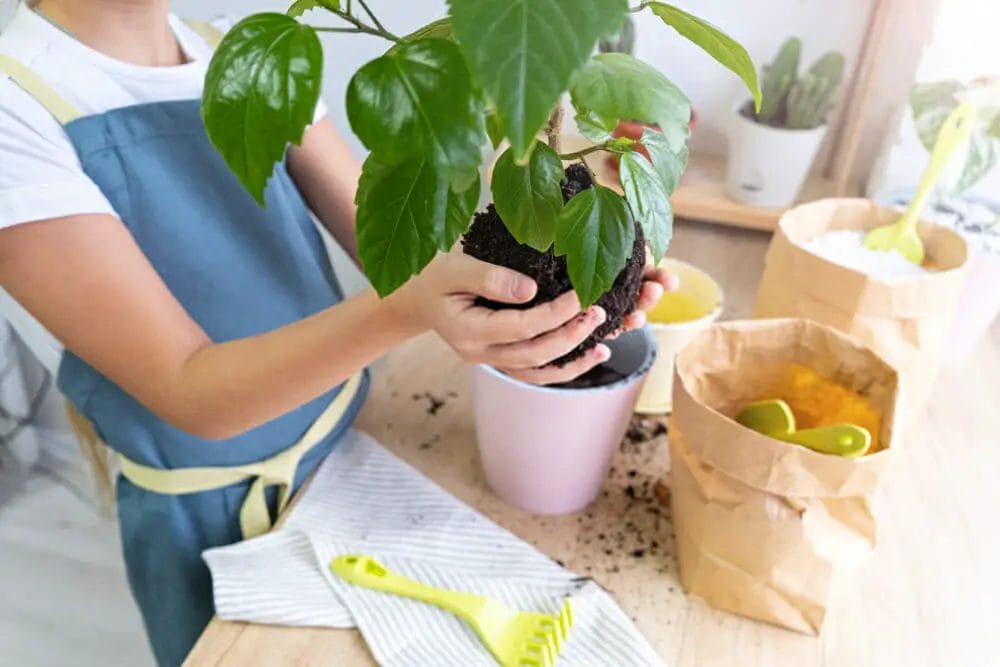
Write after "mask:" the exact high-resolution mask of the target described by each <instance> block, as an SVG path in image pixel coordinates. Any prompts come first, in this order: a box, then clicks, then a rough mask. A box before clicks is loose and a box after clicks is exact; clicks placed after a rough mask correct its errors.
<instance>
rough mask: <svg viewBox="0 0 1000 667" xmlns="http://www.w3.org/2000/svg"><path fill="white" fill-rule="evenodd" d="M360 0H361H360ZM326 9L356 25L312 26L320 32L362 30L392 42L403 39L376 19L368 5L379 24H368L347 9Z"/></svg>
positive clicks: (366, 8) (369, 13)
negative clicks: (341, 26)
mask: <svg viewBox="0 0 1000 667" xmlns="http://www.w3.org/2000/svg"><path fill="white" fill-rule="evenodd" d="M358 1H359V2H360V1H361V0H358ZM361 4H362V6H365V3H364V2H361ZM326 9H327V11H329V12H330V13H332V14H335V15H337V16H339V17H340V18H342V19H344V20H345V21H347V22H348V23H350V24H351V25H352V26H354V27H353V28H326V27H321V26H310V27H311V28H312V29H313V30H318V31H320V32H360V33H364V34H366V35H377V36H378V37H382V38H384V39H387V40H389V41H390V42H399V41H402V40H401V39H400V38H399V37H398V36H396V35H394V34H392V33H391V32H389V31H388V30H386V29H385V28H384V27H383V26H382V24H381V23H379V22H378V19H376V18H375V17H374V16H373V15H372V13H371V12H370V11H368V7H367V6H365V11H367V12H368V16H371V17H372V20H373V21H375V23H376V24H378V25H377V26H370V25H368V24H366V23H362V22H361V21H360V20H359V19H357V18H356V17H355V16H353V15H351V14H350V13H348V12H346V11H341V10H339V9H331V8H329V7H327V8H326Z"/></svg>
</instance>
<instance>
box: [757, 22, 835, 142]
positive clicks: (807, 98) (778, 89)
mask: <svg viewBox="0 0 1000 667" xmlns="http://www.w3.org/2000/svg"><path fill="white" fill-rule="evenodd" d="M801 52H802V42H801V40H799V38H798V37H790V38H788V39H787V40H785V43H784V44H782V45H781V49H780V50H779V51H778V55H777V56H776V57H775V59H774V61H773V62H772V63H771V64H769V65H765V66H764V67H763V68H762V69H761V74H762V78H761V92H762V93H763V95H764V100H763V103H762V104H761V109H760V112H759V113H757V114H756V115H753V114H750V115H751V116H752V117H753V119H754V120H756V121H757V122H758V123H763V124H764V125H770V126H772V127H779V128H786V129H789V130H811V129H813V128H816V127H819V126H820V125H822V124H823V123H825V122H826V116H827V114H828V113H829V112H830V109H831V108H832V107H833V104H834V100H835V98H836V95H837V91H838V90H839V89H840V82H841V79H842V77H843V74H844V56H843V55H841V54H840V53H838V52H836V51H830V52H829V53H826V54H824V55H823V57H821V58H820V59H819V60H817V61H816V62H815V63H813V65H812V66H811V67H810V68H809V70H808V71H807V72H806V73H805V74H804V75H803V76H802V77H801V78H799V74H798V69H799V57H800V55H801Z"/></svg>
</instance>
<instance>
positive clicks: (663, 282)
mask: <svg viewBox="0 0 1000 667" xmlns="http://www.w3.org/2000/svg"><path fill="white" fill-rule="evenodd" d="M642 278H643V280H645V281H647V282H653V283H657V284H659V285H660V286H661V287H663V289H664V290H665V291H667V292H673V291H674V290H675V289H677V288H678V287H680V284H681V281H680V278H678V277H677V276H675V275H674V274H672V273H670V271H668V270H667V269H664V268H657V267H655V266H652V265H647V266H646V270H645V272H643V274H642Z"/></svg>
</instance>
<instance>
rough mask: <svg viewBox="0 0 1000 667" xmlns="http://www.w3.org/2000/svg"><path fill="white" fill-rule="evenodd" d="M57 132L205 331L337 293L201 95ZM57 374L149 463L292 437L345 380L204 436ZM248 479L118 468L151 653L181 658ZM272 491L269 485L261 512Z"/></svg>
mask: <svg viewBox="0 0 1000 667" xmlns="http://www.w3.org/2000/svg"><path fill="white" fill-rule="evenodd" d="M16 78H17V77H15V80H16ZM19 83H20V82H19ZM29 92H31V91H29ZM65 130H66V133H67V134H68V135H69V138H70V140H71V141H72V143H73V145H74V147H75V148H76V151H77V154H78V155H79V158H80V161H81V163H82V165H83V169H84V171H85V172H86V174H87V175H88V176H89V177H90V178H91V179H92V180H93V181H94V182H95V183H96V184H97V185H98V187H99V188H100V189H101V191H102V192H103V193H104V195H105V196H106V197H107V199H108V200H109V201H110V202H111V205H112V206H113V207H114V210H115V211H116V212H117V213H118V215H119V216H120V217H121V219H122V221H123V222H124V223H125V225H126V226H127V227H128V229H129V231H130V232H131V234H132V236H133V237H134V238H135V240H136V241H137V242H138V244H139V246H140V248H141V249H142V251H143V253H144V254H145V255H146V257H147V258H148V259H149V261H150V262H151V263H152V265H153V266H154V267H155V269H156V270H157V272H158V273H159V275H160V276H161V277H162V279H163V280H164V282H165V283H166V285H167V287H168V288H169V289H170V291H171V292H172V293H173V295H174V296H175V297H176V298H177V299H178V300H179V301H180V303H181V304H182V305H183V306H184V308H185V309H186V310H187V312H188V313H189V314H190V315H191V317H193V318H194V319H195V320H196V321H197V322H198V324H200V325H201V326H202V327H203V328H204V330H205V331H206V332H207V334H208V335H209V337H210V338H211V339H212V340H213V341H214V342H224V341H229V340H233V339H237V338H244V337H247V336H253V335H256V334H261V333H264V332H267V331H271V330H273V329H276V328H278V327H281V326H284V325H287V324H290V323H292V322H295V321H297V320H300V319H302V318H304V317H308V316H310V315H312V314H314V313H316V312H318V311H321V310H323V309H325V308H329V307H330V306H332V305H334V304H336V303H337V302H338V301H340V300H341V298H342V295H341V291H340V288H339V286H338V285H337V282H336V280H335V278H334V276H333V273H332V271H331V267H330V264H329V259H328V256H327V254H326V250H325V247H324V245H323V242H322V239H321V237H320V235H319V233H318V231H317V230H316V228H315V226H314V225H313V223H312V220H311V219H310V217H309V214H308V212H307V208H306V206H305V204H304V202H303V200H302V197H301V195H300V194H299V192H298V189H297V188H296V187H295V184H294V183H293V182H292V180H291V178H290V177H289V175H288V173H287V171H286V169H285V166H284V165H283V164H281V165H279V166H278V168H277V170H276V172H275V175H274V177H273V178H272V180H271V182H270V183H269V185H268V187H267V190H266V195H265V197H266V207H264V208H261V207H260V206H258V205H257V203H256V202H255V201H254V200H253V198H252V197H251V196H250V195H249V194H248V193H247V191H246V190H245V189H244V188H243V186H242V185H241V184H240V183H239V181H238V180H237V179H236V177H235V176H234V175H233V174H232V172H231V171H230V170H229V168H228V167H227V166H226V164H225V162H224V161H223V159H222V157H221V156H220V155H219V153H218V152H217V151H216V150H215V148H214V147H213V146H212V145H211V143H210V142H209V139H208V137H207V135H206V132H205V128H204V125H203V123H202V119H201V116H200V101H199V100H186V101H179V102H163V103H153V104H140V105H136V106H130V107H125V108H121V109H115V110H112V111H108V112H106V113H101V114H97V115H92V116H85V117H81V118H77V119H74V120H71V121H70V122H68V123H67V124H66V125H65ZM58 384H59V387H60V388H61V389H62V391H63V392H64V393H65V395H66V396H67V397H68V398H69V400H70V401H72V403H73V404H74V405H75V406H76V408H77V409H78V410H79V411H80V412H81V413H82V414H83V415H84V416H85V417H87V418H88V419H89V420H90V421H91V422H92V424H93V425H94V427H95V429H96V431H97V433H98V434H99V435H100V437H101V438H102V439H103V440H104V441H105V442H106V443H108V444H109V445H110V446H111V447H112V448H113V449H114V450H115V451H117V452H119V453H120V454H122V455H124V456H125V457H127V458H128V459H130V460H131V461H134V462H136V463H139V464H142V465H145V466H150V467H154V468H163V469H177V468H186V467H196V466H232V465H239V464H246V463H250V462H255V461H261V460H264V459H267V458H268V457H271V456H273V455H275V454H276V453H278V452H281V451H282V450H284V449H285V448H287V447H289V446H290V445H291V444H292V443H294V442H296V440H298V439H299V438H300V437H301V436H302V435H303V433H304V432H305V431H306V430H307V429H308V428H309V426H310V425H311V424H312V423H313V422H314V421H315V420H316V418H317V417H318V416H319V415H320V413H322V412H323V410H324V408H325V407H326V406H327V405H328V404H330V402H331V401H332V399H333V398H334V397H335V396H336V395H337V393H338V392H339V391H340V390H341V388H342V386H343V385H341V386H340V387H336V388H334V389H332V390H331V391H330V392H329V393H327V394H326V395H324V396H321V397H319V398H317V399H316V400H314V401H311V402H309V403H307V404H305V405H303V406H301V407H299V408H297V409H295V410H293V411H291V412H289V413H287V414H285V415H283V416H281V417H279V418H277V419H275V420H273V421H271V422H269V423H267V424H264V425H262V426H260V427H258V428H255V429H253V430H251V431H248V432H246V433H244V434H242V435H239V436H237V437H234V438H230V439H227V440H222V441H209V440H204V439H201V438H197V437H194V436H192V435H190V434H187V433H185V432H183V431H180V430H178V429H177V428H174V427H173V426H171V425H169V424H168V423H166V422H164V421H163V420H162V419H160V418H158V417H157V416H156V415H154V414H152V413H151V412H150V411H149V410H147V409H145V408H144V407H143V406H142V405H140V404H139V403H138V402H137V401H136V400H135V399H133V398H132V397H131V396H130V395H129V394H128V393H126V392H125V391H123V390H122V389H121V388H119V387H118V386H117V385H115V384H114V383H113V382H111V381H110V380H108V379H107V378H106V377H104V376H103V375H101V374H100V373H99V372H98V371H97V370H95V369H94V368H93V367H91V366H90V365H88V364H87V363H86V362H85V361H83V360H82V359H80V358H79V357H77V356H76V355H74V354H73V353H72V352H69V351H67V352H66V353H65V355H64V357H63V359H62V363H61V364H60V367H59V374H58ZM366 390H367V375H365V377H364V378H363V380H362V385H361V389H360V390H359V391H358V393H357V395H356V396H355V397H354V399H353V400H352V401H351V403H350V406H349V408H348V409H347V411H346V412H345V414H344V415H343V417H342V418H341V419H340V420H339V422H338V423H337V425H336V427H334V428H333V429H332V431H331V432H329V434H328V435H327V436H326V437H325V438H323V439H322V441H321V442H320V443H319V444H318V445H316V446H315V447H313V448H312V449H311V450H310V451H309V452H308V453H307V454H306V455H305V456H304V458H303V459H302V460H301V462H300V464H299V467H298V470H297V472H296V474H295V479H294V487H293V490H294V489H297V488H298V486H299V485H300V484H301V483H302V481H303V479H304V478H305V477H307V476H308V475H309V473H310V472H311V471H312V470H314V469H315V467H316V466H317V465H318V463H319V462H320V461H321V460H322V458H323V457H324V456H325V455H326V454H327V453H329V451H330V449H331V448H332V447H333V446H334V444H335V443H336V442H337V441H338V439H339V438H340V437H341V435H342V434H343V433H344V431H345V430H346V429H347V428H348V427H349V424H350V423H351V422H352V421H353V419H354V417H355V415H356V414H357V411H358V409H359V407H360V405H361V403H362V402H363V400H364V396H365V394H366ZM249 487H250V481H246V482H242V483H238V484H234V485H232V486H228V487H225V488H221V489H217V490H213V491H203V492H197V493H188V494H186V495H163V494H159V493H154V492H151V491H147V490H145V489H143V488H140V487H138V486H136V485H134V484H132V483H131V482H129V481H128V480H127V479H124V478H121V477H119V479H118V484H117V504H118V517H119V523H120V530H121V539H122V545H123V551H124V556H125V563H126V568H127V572H128V580H129V585H130V587H131V590H132V593H133V595H134V596H135V599H136V601H137V602H138V605H139V608H140V609H141V611H142V616H143V619H144V622H145V626H146V631H147V634H148V635H149V638H150V643H151V644H152V648H153V652H154V654H155V656H156V660H157V662H158V663H159V664H160V665H179V664H181V663H182V662H183V660H184V658H185V656H186V655H187V653H188V652H189V650H190V649H191V647H192V646H193V645H194V643H195V641H196V640H197V638H198V636H199V635H200V634H201V632H202V630H203V629H204V628H205V626H206V624H207V623H208V621H209V620H210V619H211V618H212V616H213V614H214V609H213V605H212V587H211V579H210V575H209V571H208V569H207V567H206V565H205V563H204V562H203V561H202V559H201V553H202V551H204V550H205V549H207V548H210V547H217V546H222V545H226V544H231V543H233V542H237V541H239V540H240V539H241V534H240V525H239V512H240V507H241V505H242V503H243V500H244V498H245V497H246V495H247V492H248V489H249ZM276 495H277V494H276V493H274V489H273V488H272V489H269V490H268V496H267V497H268V502H269V504H270V507H271V511H272V513H273V512H275V511H276V500H275V498H276Z"/></svg>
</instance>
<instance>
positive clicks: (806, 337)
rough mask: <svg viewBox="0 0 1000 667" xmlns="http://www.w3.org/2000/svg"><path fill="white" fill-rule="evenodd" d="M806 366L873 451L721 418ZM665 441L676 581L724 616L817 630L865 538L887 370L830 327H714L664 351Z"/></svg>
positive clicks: (893, 387) (892, 447)
mask: <svg viewBox="0 0 1000 667" xmlns="http://www.w3.org/2000/svg"><path fill="white" fill-rule="evenodd" d="M789 364H800V365H803V366H807V367H809V368H811V369H812V370H814V371H816V372H817V373H819V374H820V375H822V376H824V377H826V378H828V379H830V380H834V381H836V382H838V383H839V384H841V385H844V386H846V387H848V388H850V389H852V390H854V391H856V392H857V393H859V394H861V395H863V396H865V397H866V398H867V399H868V401H869V402H870V404H871V405H872V406H873V407H874V409H875V410H877V411H878V413H879V415H880V417H881V422H882V428H881V433H880V434H879V436H880V439H881V441H882V445H883V449H882V450H881V451H879V452H878V453H875V454H870V455H867V456H864V457H861V458H859V459H849V458H842V457H838V456H831V455H826V454H819V453H817V452H813V451H811V450H808V449H806V448H804V447H799V446H797V445H792V444H788V443H784V442H780V441H778V440H774V439H772V438H769V437H766V436H764V435H761V434H759V433H756V432H754V431H751V430H749V429H746V428H744V427H742V426H740V425H739V424H737V423H736V422H735V421H733V420H732V419H731V417H732V416H733V415H735V414H736V413H737V412H738V411H739V410H740V409H742V407H743V406H745V405H746V404H747V403H749V402H751V401H755V400H761V399H764V398H777V397H779V396H777V395H776V394H775V393H774V392H776V391H778V387H779V386H780V385H779V383H780V381H781V377H782V373H783V370H784V369H787V367H788V365H789ZM673 392H674V394H673V402H674V412H673V414H672V416H671V423H670V430H669V439H670V453H671V473H670V474H671V477H670V479H671V508H672V512H673V521H674V529H675V531H676V536H677V549H678V561H679V565H680V579H681V584H682V585H683V586H684V588H685V590H686V591H687V592H688V593H689V594H690V595H693V596H696V597H699V598H701V599H703V600H705V601H706V602H707V603H708V604H710V605H712V606H713V607H717V608H719V609H723V610H725V611H731V612H734V613H737V614H741V615H744V616H749V617H751V618H756V619H759V620H762V621H768V622H770V623H774V624H777V625H781V626H784V627H786V628H791V629H793V630H798V631H800V632H805V633H812V634H815V633H818V632H819V630H820V627H821V626H822V623H823V617H824V615H825V614H826V610H827V606H828V604H829V601H830V597H831V595H832V594H833V593H834V588H835V584H836V581H837V579H838V578H839V577H841V576H843V575H845V574H848V573H850V571H851V570H853V569H854V567H856V566H857V565H858V564H860V562H861V561H862V560H863V559H864V558H865V557H866V556H867V555H868V554H869V552H870V551H871V549H872V548H873V547H874V545H875V537H876V523H877V517H876V510H875V509H874V507H873V504H874V498H875V495H876V491H877V489H878V488H879V485H880V483H881V481H882V479H883V477H884V475H885V472H886V468H887V464H888V462H889V461H890V459H891V458H892V457H893V456H894V455H895V454H894V452H896V451H897V450H898V449H899V446H898V444H897V443H895V442H894V441H893V436H894V434H895V433H896V428H897V417H896V406H897V402H898V376H897V373H896V371H895V370H894V369H893V368H892V367H891V366H889V364H888V363H886V362H885V361H884V360H883V359H882V358H880V357H879V356H878V355H876V354H875V353H874V352H872V351H871V350H869V349H868V348H865V347H863V346H862V345H860V344H859V343H858V342H857V341H855V340H852V339H851V338H848V337H847V336H845V335H844V334H841V333H839V332H837V331H834V330H833V329H831V328H830V327H826V326H823V325H820V324H816V323H814V322H808V321H805V320H788V319H784V320H752V321H750V320H748V321H738V322H726V323H723V324H718V325H715V326H714V327H712V328H711V329H709V330H708V331H706V332H705V333H703V334H701V335H700V336H698V337H697V338H696V339H695V340H694V341H693V342H692V343H689V344H688V346H687V347H686V348H685V349H684V350H683V351H682V352H681V353H680V354H679V356H678V357H677V366H676V370H675V374H674V389H673Z"/></svg>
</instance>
